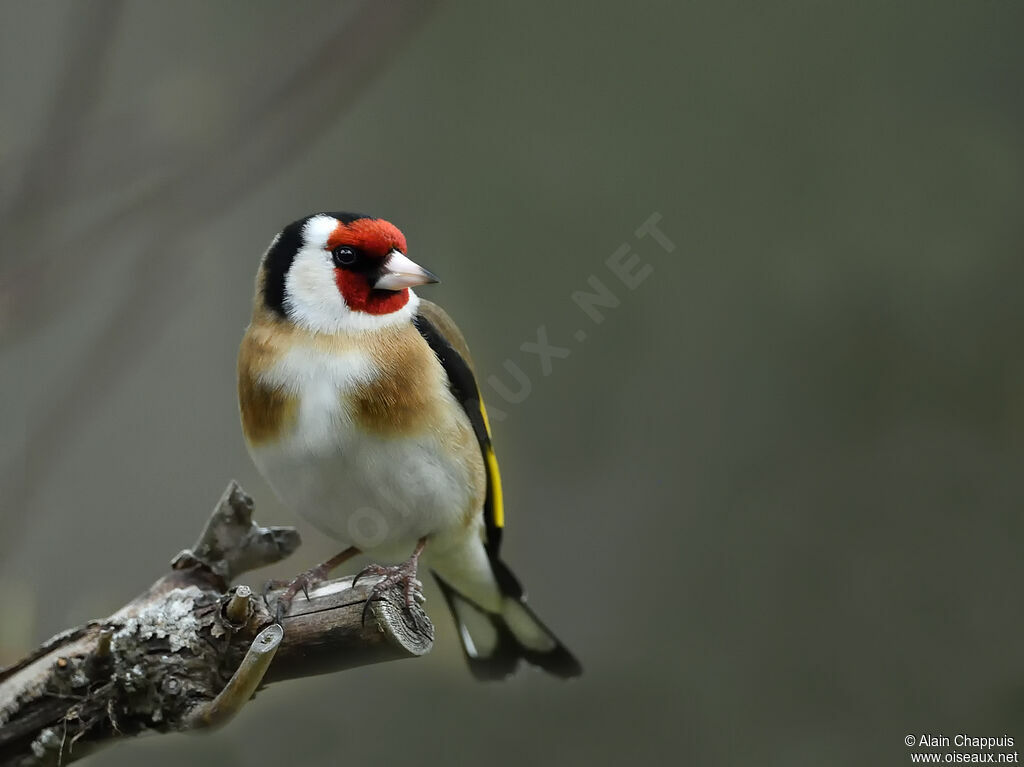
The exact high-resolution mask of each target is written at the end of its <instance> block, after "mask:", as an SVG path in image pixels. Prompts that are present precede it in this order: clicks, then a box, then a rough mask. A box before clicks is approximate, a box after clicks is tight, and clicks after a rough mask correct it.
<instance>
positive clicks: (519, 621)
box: [434, 557, 583, 680]
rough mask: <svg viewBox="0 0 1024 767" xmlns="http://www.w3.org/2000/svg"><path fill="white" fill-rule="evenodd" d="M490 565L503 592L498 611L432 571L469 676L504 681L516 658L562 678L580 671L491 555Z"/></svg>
mask: <svg viewBox="0 0 1024 767" xmlns="http://www.w3.org/2000/svg"><path fill="white" fill-rule="evenodd" d="M491 567H492V568H493V569H494V575H495V577H496V578H497V580H498V585H499V587H500V588H501V592H502V594H503V601H502V607H501V610H500V612H488V611H487V610H484V609H483V608H482V607H480V606H479V605H478V604H476V603H475V602H473V601H471V600H470V599H468V598H467V597H465V596H463V595H462V594H460V593H459V592H458V591H457V590H456V589H455V588H453V587H452V586H451V585H450V584H448V583H447V582H446V581H444V580H443V579H442V578H441V576H439V575H438V574H437V573H436V572H435V573H434V578H436V579H437V583H438V585H439V586H440V587H441V592H442V593H443V594H444V598H445V601H446V602H447V603H448V608H449V609H450V610H451V611H452V616H453V617H454V618H455V625H456V627H457V628H458V630H459V641H460V642H462V651H463V653H464V654H465V656H466V662H467V663H468V664H469V670H470V672H472V674H473V676H475V677H476V678H477V679H481V680H493V679H504V678H505V677H507V676H509V675H511V674H513V673H514V672H515V670H516V668H517V667H518V666H519V660H520V659H523V660H525V661H526V662H527V663H530V664H532V665H534V666H537V667H539V668H542V669H544V670H545V671H547V672H548V673H550V674H554V675H555V676H558V677H561V678H563V679H570V678H572V677H576V676H579V675H580V674H581V673H583V667H582V666H581V665H580V662H579V661H578V660H576V658H575V656H574V655H573V654H572V653H571V652H570V651H569V649H568V648H567V647H566V646H565V645H564V644H562V642H561V641H559V639H558V637H556V636H555V635H554V633H552V631H551V629H549V628H548V627H547V626H545V625H544V623H543V622H542V621H541V620H540V619H539V618H538V617H537V616H536V614H535V613H534V612H533V610H531V609H530V608H529V607H528V606H527V604H526V599H525V597H524V596H523V589H522V587H521V586H520V585H519V581H518V580H516V577H515V576H514V575H513V574H512V571H511V570H509V569H508V566H507V565H505V563H504V562H502V561H501V560H500V559H498V558H497V557H494V558H492V559H491Z"/></svg>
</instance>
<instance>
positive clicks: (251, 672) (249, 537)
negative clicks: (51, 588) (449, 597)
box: [0, 482, 433, 767]
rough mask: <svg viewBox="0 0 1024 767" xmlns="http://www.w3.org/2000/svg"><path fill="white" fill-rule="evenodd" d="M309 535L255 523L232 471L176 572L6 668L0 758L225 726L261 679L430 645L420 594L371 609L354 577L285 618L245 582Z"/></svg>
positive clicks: (413, 652) (49, 755) (38, 761)
mask: <svg viewBox="0 0 1024 767" xmlns="http://www.w3.org/2000/svg"><path fill="white" fill-rule="evenodd" d="M298 545H299V537H298V534H297V533H296V532H295V530H294V529H292V528H284V527H273V528H263V527H259V526H257V525H256V524H255V523H254V522H253V521H252V499H251V498H249V497H248V496H247V495H246V494H245V493H244V492H243V491H242V489H241V488H240V487H239V486H238V485H237V484H235V483H234V482H232V483H231V484H230V485H228V488H227V490H226V491H225V493H224V496H223V497H222V498H221V500H220V502H219V503H218V504H217V507H216V508H215V509H214V511H213V514H212V515H211V517H210V520H209V521H208V522H207V525H206V528H205V529H204V530H203V533H202V535H201V536H200V538H199V540H198V541H197V543H196V545H195V546H194V547H193V548H192V549H186V550H185V551H182V552H181V553H180V554H179V555H178V556H177V557H176V558H175V560H174V562H173V563H172V568H173V569H172V571H171V572H170V573H168V574H167V575H165V576H163V577H162V578H160V580H158V581H157V582H156V583H155V584H153V586H152V587H150V588H149V590H147V591H146V592H145V593H144V594H142V595H140V596H139V597H138V598H136V599H135V600H133V601H132V602H130V603H129V604H128V605H126V606H125V607H123V608H122V609H121V610H119V611H118V612H116V613H115V614H114V615H112V616H110V617H109V618H108V619H107V620H105V621H93V622H91V623H88V624H86V625H84V626H79V627H77V628H74V629H70V630H69V631H65V632H63V633H61V634H59V635H57V636H56V637H54V638H53V639H51V640H49V641H48V642H46V643H45V644H43V645H42V646H41V647H40V648H38V649H37V650H36V651H35V652H34V653H32V654H30V655H29V656H28V657H26V658H25V659H24V660H22V661H21V662H19V663H16V664H15V665H13V666H11V667H10V668H8V669H0V767H6V766H7V765H19V766H20V767H27V766H28V765H63V764H68V763H70V762H73V761H75V760H76V759H80V758H81V757H83V756H86V755H87V754H89V753H91V752H92V751H94V750H95V749H96V748H97V747H99V746H101V745H104V744H107V743H110V742H113V741H116V740H118V739H120V738H124V737H130V736H133V735H138V734H141V733H143V732H153V731H156V732H181V731H188V730H201V729H206V728H210V727H216V726H219V725H222V724H225V723H226V722H227V721H229V720H230V719H231V718H232V717H233V716H234V715H235V714H237V713H238V711H239V710H240V709H241V708H242V707H243V706H244V705H245V704H246V703H248V702H249V700H250V699H251V698H252V696H253V695H254V694H255V692H256V690H257V689H258V688H259V687H260V686H261V685H262V684H265V683H268V682H272V681H279V680H284V679H293V678H296V677H302V676H309V675H311V674H324V673H329V672H332V671H338V670H341V669H344V668H352V667H355V666H364V665H368V664H371V663H378V662H381V661H389V660H398V659H401V658H410V657H417V656H421V655H423V654H425V653H426V652H428V651H429V650H430V648H431V645H432V643H433V627H432V626H431V625H430V621H429V619H428V618H427V617H426V615H425V614H424V613H423V612H422V610H421V609H420V608H419V606H418V605H416V606H414V607H413V608H411V612H408V611H407V610H406V609H405V608H404V604H405V597H404V594H403V593H401V589H399V590H397V591H395V593H394V594H393V595H392V596H393V597H394V598H393V600H382V601H375V602H373V603H372V605H371V608H372V614H373V616H374V620H372V621H369V622H367V623H365V624H364V622H363V608H364V606H365V604H366V599H367V597H368V595H369V590H370V588H371V587H372V582H371V583H370V584H363V585H362V586H359V587H357V588H352V585H351V577H347V578H342V579H337V580H333V581H328V582H326V583H324V584H322V585H321V586H319V587H318V588H316V589H315V590H313V591H311V592H310V594H309V598H308V599H299V600H297V601H296V603H295V604H293V605H292V607H291V609H290V610H289V611H288V614H287V615H285V617H284V619H283V621H282V623H283V628H282V625H280V624H277V623H273V622H272V620H273V618H272V616H271V615H270V613H269V612H268V611H267V609H266V607H265V605H264V603H263V600H261V599H259V598H256V597H254V596H253V593H252V589H251V588H249V587H248V586H236V587H234V588H230V589H229V585H230V582H231V580H232V579H233V578H234V577H235V576H237V575H240V574H241V573H243V572H246V571H248V570H252V569H255V568H257V567H262V566H263V565H267V564H270V563H272V562H276V561H278V560H280V559H283V558H284V557H287V556H288V555H289V554H291V553H292V552H293V551H294V550H295V549H296V548H297V547H298Z"/></svg>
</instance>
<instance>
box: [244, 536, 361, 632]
mask: <svg viewBox="0 0 1024 767" xmlns="http://www.w3.org/2000/svg"><path fill="white" fill-rule="evenodd" d="M358 553H359V550H358V549H356V548H354V547H353V548H348V549H345V550H344V551H343V552H341V553H340V554H337V555H335V556H333V557H331V558H330V559H328V560H327V561H326V562H322V563H320V564H319V565H317V566H316V567H311V568H310V569H309V570H306V571H305V572H304V573H299V574H298V575H296V576H295V577H294V578H292V579H291V580H290V581H267V582H266V584H264V586H263V603H264V604H265V605H266V606H267V609H270V600H269V599H268V597H267V595H268V593H269V592H270V591H272V590H274V589H282V588H283V589H284V593H282V594H281V596H279V597H278V598H277V603H276V604H275V605H274V620H275V621H276V622H277V623H280V622H281V619H282V618H284V616H285V615H286V614H287V613H288V611H289V610H290V609H291V606H292V602H294V601H295V597H296V596H297V595H298V593H299V592H300V591H301V592H302V593H303V595H304V596H305V597H306V599H307V600H308V599H309V590H310V589H312V588H315V587H317V586H318V585H320V584H321V583H323V582H324V581H325V580H327V578H328V576H330V574H331V571H332V570H334V568H336V567H337V566H338V565H340V564H341V563H342V562H344V561H345V560H346V559H350V558H351V557H354V556H355V555H356V554H358Z"/></svg>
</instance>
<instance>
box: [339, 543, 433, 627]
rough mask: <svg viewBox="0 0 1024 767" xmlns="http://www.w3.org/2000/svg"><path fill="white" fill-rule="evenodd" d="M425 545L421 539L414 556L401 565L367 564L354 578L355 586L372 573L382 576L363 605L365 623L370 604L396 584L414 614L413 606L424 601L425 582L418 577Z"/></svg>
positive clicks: (406, 607) (409, 609)
mask: <svg viewBox="0 0 1024 767" xmlns="http://www.w3.org/2000/svg"><path fill="white" fill-rule="evenodd" d="M423 545H424V541H423V540H421V541H420V542H419V543H418V544H417V545H416V550H415V551H413V553H412V556H411V557H409V558H408V559H407V560H406V561H405V562H403V563H402V564H400V565H377V564H373V565H367V566H366V567H364V568H363V569H362V570H360V571H359V573H358V574H357V575H356V577H355V578H353V579H352V586H353V587H355V585H356V584H357V583H358V582H359V580H360V579H361V578H365V577H367V576H370V575H375V576H377V577H378V578H380V580H379V581H377V582H376V583H375V584H373V588H371V589H370V594H369V596H368V597H367V598H366V604H365V605H364V606H363V623H364V624H365V623H366V616H367V615H368V614H369V612H370V606H371V605H372V604H373V603H374V602H377V601H379V600H382V599H384V595H385V594H387V592H389V591H391V589H393V588H395V587H396V586H397V587H399V588H400V589H401V591H402V595H403V598H404V605H403V606H404V607H405V610H406V612H407V613H409V614H410V615H413V614H414V611H413V607H415V605H416V603H417V602H420V603H422V602H423V601H424V597H423V583H422V582H421V581H420V579H419V578H417V577H416V570H417V567H418V566H419V559H420V553H421V552H422V551H423Z"/></svg>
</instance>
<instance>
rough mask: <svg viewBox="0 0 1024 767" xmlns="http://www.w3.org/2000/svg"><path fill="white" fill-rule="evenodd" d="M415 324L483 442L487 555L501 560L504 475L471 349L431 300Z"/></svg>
mask: <svg viewBox="0 0 1024 767" xmlns="http://www.w3.org/2000/svg"><path fill="white" fill-rule="evenodd" d="M413 324H414V325H415V326H416V329H417V330H418V331H419V332H420V335H421V336H423V338H424V340H425V341H426V342H427V344H428V345H429V346H430V348H431V350H433V352H434V355H435V356H436V357H437V359H438V361H440V363H441V367H443V368H444V372H445V373H446V374H447V375H448V386H449V388H450V389H451V392H452V394H453V395H455V399H456V400H458V401H459V403H460V404H461V405H462V408H463V410H465V411H466V415H467V416H469V422H470V423H471V424H472V425H473V432H474V433H475V434H476V439H477V442H478V443H480V453H481V455H482V456H483V459H484V467H485V469H486V471H487V496H486V498H485V499H484V522H485V524H486V531H487V540H486V545H487V553H488V554H489V555H490V557H491V559H492V560H494V559H497V556H498V550H499V549H500V548H501V531H502V528H503V527H504V526H505V509H504V506H503V504H502V497H501V475H500V474H499V472H498V459H497V458H496V457H495V455H494V448H493V447H492V446H491V427H490V424H489V423H488V422H487V411H486V409H485V408H484V402H483V398H482V397H481V396H480V389H479V387H478V386H477V383H476V376H475V375H473V367H472V362H471V360H470V357H469V347H468V346H467V345H466V341H465V339H464V338H463V337H462V333H460V332H459V329H458V328H457V327H456V326H455V323H454V322H453V321H452V319H451V318H450V317H449V316H448V314H447V313H446V312H445V311H444V310H443V309H442V308H441V307H439V306H438V305H437V304H434V303H431V302H430V301H424V300H421V301H420V307H419V312H418V314H417V315H416V318H415V319H414V320H413Z"/></svg>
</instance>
